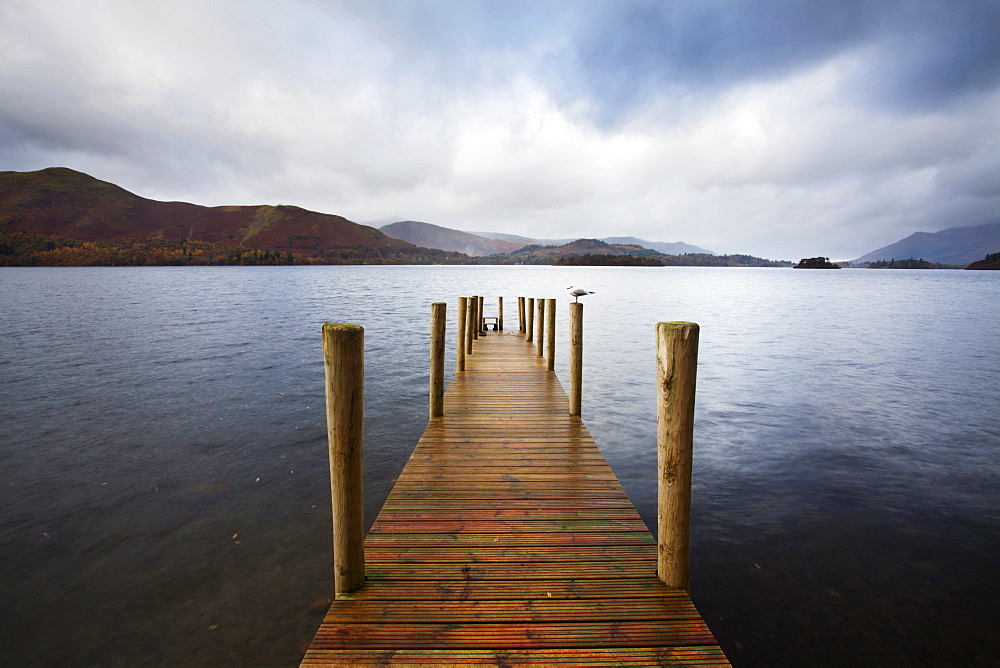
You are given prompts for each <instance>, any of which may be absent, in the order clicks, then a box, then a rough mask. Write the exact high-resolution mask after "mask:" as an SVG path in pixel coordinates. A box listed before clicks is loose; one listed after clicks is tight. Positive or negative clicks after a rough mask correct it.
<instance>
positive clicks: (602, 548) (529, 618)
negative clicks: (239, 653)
mask: <svg viewBox="0 0 1000 668" xmlns="http://www.w3.org/2000/svg"><path fill="white" fill-rule="evenodd" d="M534 353H535V348H534V346H533V345H531V344H528V343H527V342H526V341H525V339H524V337H523V336H520V335H517V334H509V333H508V334H491V335H489V336H487V337H486V338H484V339H480V340H479V341H478V342H477V344H476V348H475V353H474V354H473V355H472V356H470V357H468V358H467V360H466V371H464V372H461V373H457V374H456V375H455V377H454V379H453V380H452V382H451V384H450V386H449V387H448V390H447V392H446V393H445V416H444V417H442V418H435V419H433V420H431V421H430V423H429V424H428V426H427V429H426V431H425V432H424V434H423V436H422V437H421V439H420V441H419V442H418V443H417V445H416V448H415V449H414V451H413V454H412V456H411V457H410V459H409V461H408V463H407V465H406V467H405V468H404V469H403V472H402V474H401V475H400V476H399V479H398V480H397V482H396V484H395V486H394V488H393V491H392V492H391V494H390V495H389V498H388V499H387V501H386V503H385V506H384V507H383V509H382V511H381V513H380V514H379V516H378V519H377V520H376V521H375V524H374V525H373V526H372V529H371V531H370V532H369V534H368V537H367V539H366V540H365V559H366V571H367V580H366V584H365V586H364V587H363V588H362V589H361V590H360V591H358V592H355V593H353V594H346V595H341V596H339V597H338V598H337V600H336V601H334V602H333V604H332V605H331V607H330V611H329V613H328V614H327V616H326V618H325V619H324V621H323V624H322V625H321V626H320V629H319V631H318V632H317V633H316V637H315V639H314V640H313V643H312V645H311V647H310V648H309V651H308V652H307V653H306V655H305V658H304V659H303V661H302V664H303V665H306V666H314V665H387V664H408V665H414V664H416V665H419V664H424V665H434V664H438V665H462V664H465V665H517V664H544V665H559V664H563V665H577V666H582V665H728V663H727V661H726V658H725V655H724V654H723V653H722V651H721V650H720V649H719V647H718V646H717V644H716V643H715V639H714V638H713V636H712V634H711V632H710V631H709V629H708V628H707V627H706V625H705V623H704V622H703V621H702V619H701V617H700V615H699V614H698V611H697V610H696V609H695V607H694V605H693V604H692V603H691V600H690V598H688V596H687V594H686V592H684V591H681V590H676V589H669V588H667V587H665V586H664V585H662V583H660V582H659V580H657V578H656V573H655V568H656V544H655V542H654V540H653V538H652V536H651V535H650V534H649V532H648V531H647V529H646V527H645V525H644V524H643V522H642V520H641V519H640V518H639V516H638V513H636V511H635V509H634V508H633V507H632V505H631V503H630V502H629V500H628V497H627V496H626V495H625V492H624V490H623V489H622V487H621V485H620V484H619V483H618V480H617V479H616V478H615V476H614V474H613V473H612V471H611V469H610V467H609V466H608V465H607V463H606V462H605V460H604V457H603V456H602V455H601V453H600V451H599V450H598V449H597V446H596V444H595V443H594V441H593V439H592V438H591V436H590V434H589V433H588V432H587V429H586V427H584V425H583V422H582V421H581V420H580V419H579V418H573V417H569V415H568V410H569V405H568V400H567V397H566V394H565V392H564V391H563V389H562V386H561V385H560V384H559V381H558V380H557V378H556V376H555V374H553V373H551V372H548V371H546V370H545V363H544V360H543V359H542V358H540V357H537V356H536V355H535V354H534Z"/></svg>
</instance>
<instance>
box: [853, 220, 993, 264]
mask: <svg viewBox="0 0 1000 668" xmlns="http://www.w3.org/2000/svg"><path fill="white" fill-rule="evenodd" d="M998 251H1000V222H996V223H987V224H985V225H973V226H970V227H950V228H948V229H946V230H941V231H940V232H914V233H913V234H911V235H910V236H908V237H906V238H905V239H900V240H899V241H897V242H896V243H893V244H889V245H888V246H884V247H882V248H879V249H878V250H873V251H872V252H870V253H866V254H864V255H862V256H861V257H859V258H858V259H856V260H853V261H852V262H853V263H854V264H858V263H864V262H877V261H879V260H892V259H896V260H904V259H908V258H914V259H920V258H922V259H924V260H927V261H929V262H938V263H941V264H951V265H967V264H969V263H970V262H975V261H977V260H982V259H983V258H984V257H986V256H987V255H988V254H990V253H996V252H998Z"/></svg>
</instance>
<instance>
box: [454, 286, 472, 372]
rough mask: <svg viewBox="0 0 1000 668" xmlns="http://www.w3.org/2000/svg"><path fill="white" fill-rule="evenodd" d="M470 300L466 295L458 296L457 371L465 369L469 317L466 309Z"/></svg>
mask: <svg viewBox="0 0 1000 668" xmlns="http://www.w3.org/2000/svg"><path fill="white" fill-rule="evenodd" d="M468 308H469V301H468V300H467V299H466V298H465V297H459V298H458V345H457V346H455V350H456V352H457V354H458V358H457V360H456V361H455V371H465V321H466V320H467V319H468V318H469V315H468V314H467V313H466V310H467V309H468Z"/></svg>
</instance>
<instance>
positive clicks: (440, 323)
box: [429, 302, 448, 418]
mask: <svg viewBox="0 0 1000 668" xmlns="http://www.w3.org/2000/svg"><path fill="white" fill-rule="evenodd" d="M447 315H448V305H447V304H445V303H444V302H434V303H433V304H431V382H430V385H431V386H430V402H429V403H430V406H429V408H430V416H431V417H432V418H436V417H441V416H442V415H444V332H445V321H446V318H447Z"/></svg>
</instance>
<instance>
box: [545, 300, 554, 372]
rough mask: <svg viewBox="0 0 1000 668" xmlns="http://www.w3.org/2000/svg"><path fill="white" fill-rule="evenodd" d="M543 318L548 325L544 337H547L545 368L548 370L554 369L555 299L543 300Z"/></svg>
mask: <svg viewBox="0 0 1000 668" xmlns="http://www.w3.org/2000/svg"><path fill="white" fill-rule="evenodd" d="M545 311H546V314H545V320H546V324H547V326H548V330H546V338H547V339H548V343H547V344H546V345H548V347H549V356H548V365H547V368H548V370H549V371H555V370H556V300H555V299H546V300H545Z"/></svg>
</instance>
